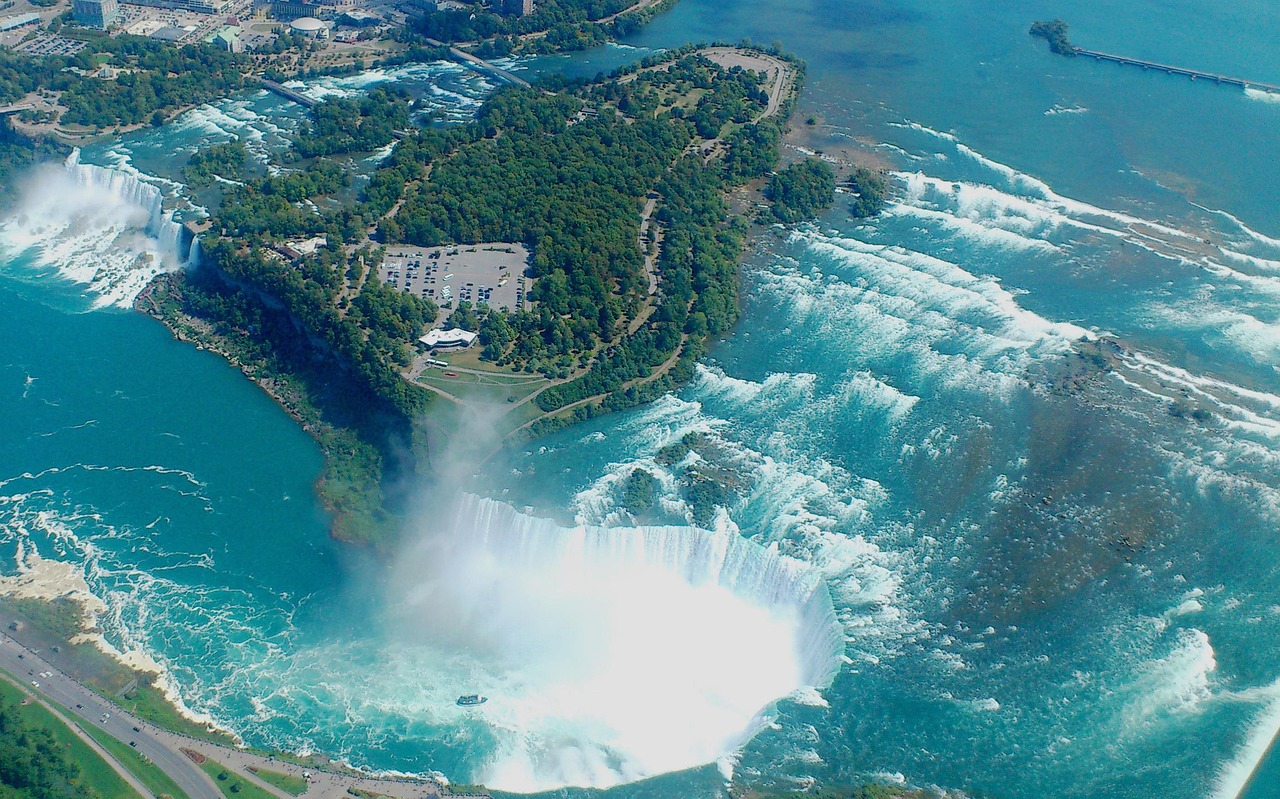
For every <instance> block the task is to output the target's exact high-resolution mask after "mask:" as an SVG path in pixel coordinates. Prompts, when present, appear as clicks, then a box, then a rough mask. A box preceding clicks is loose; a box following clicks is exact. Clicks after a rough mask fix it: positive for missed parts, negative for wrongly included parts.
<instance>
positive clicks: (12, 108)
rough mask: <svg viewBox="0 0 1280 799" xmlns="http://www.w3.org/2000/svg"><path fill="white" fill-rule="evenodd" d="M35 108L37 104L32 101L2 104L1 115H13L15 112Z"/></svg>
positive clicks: (19, 112) (0, 107)
mask: <svg viewBox="0 0 1280 799" xmlns="http://www.w3.org/2000/svg"><path fill="white" fill-rule="evenodd" d="M33 108H35V106H34V105H32V104H31V103H22V104H21V105H6V106H0V117H11V116H13V115H14V114H21V113H22V112H23V111H30V110H31V109H33Z"/></svg>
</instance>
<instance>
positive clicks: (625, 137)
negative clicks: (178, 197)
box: [138, 48, 789, 540]
mask: <svg viewBox="0 0 1280 799" xmlns="http://www.w3.org/2000/svg"><path fill="white" fill-rule="evenodd" d="M624 76H626V77H627V80H626V81H623V80H622V78H623V77H624ZM768 102H769V96H768V92H767V90H766V88H765V86H764V77H763V76H762V75H759V74H756V73H753V72H750V71H747V70H743V69H741V68H735V69H732V70H727V69H724V68H722V67H720V66H718V65H717V64H715V63H714V62H712V61H711V60H709V59H708V58H706V57H705V56H704V55H702V54H700V53H698V52H697V51H696V50H695V49H693V48H688V49H686V50H682V51H678V52H676V53H674V54H669V55H666V56H664V57H662V58H656V59H653V60H651V61H649V62H646V63H645V64H644V65H643V66H642V67H638V68H630V69H628V70H623V71H620V72H619V73H617V74H615V75H614V76H612V77H611V78H609V79H603V80H598V81H589V82H582V83H577V84H573V85H570V86H567V87H565V88H564V89H563V90H561V91H560V92H558V93H554V94H553V93H550V92H547V91H539V90H530V89H518V88H510V89H505V90H502V91H499V92H498V93H496V94H495V95H494V96H493V97H491V98H490V99H489V101H488V102H486V103H485V105H484V106H483V107H482V108H481V110H480V111H479V113H478V115H477V119H476V121H475V122H473V123H471V124H468V125H464V126H454V127H450V128H445V129H417V130H412V131H409V132H408V133H407V135H405V136H404V138H403V139H402V140H401V141H400V142H399V143H398V144H397V145H396V146H395V148H394V149H393V151H392V152H391V154H390V155H389V156H388V157H387V158H386V159H384V161H383V162H382V163H381V164H380V166H379V168H378V170H377V171H376V172H375V173H374V174H373V175H371V176H370V177H369V180H368V182H367V184H366V185H365V186H364V188H363V189H362V190H361V191H360V193H359V195H358V196H357V197H355V198H354V199H352V198H350V197H349V196H348V195H345V194H344V193H343V189H344V188H345V186H346V184H347V182H348V171H347V168H345V167H344V166H342V165H340V164H339V163H338V162H335V161H330V160H327V159H326V158H324V157H318V158H312V159H310V160H308V161H306V162H304V163H305V165H301V166H294V167H292V168H290V167H289V166H288V165H287V164H282V165H281V169H279V170H276V174H274V175H269V176H265V177H246V176H245V175H244V167H243V158H242V157H241V156H242V153H241V151H239V150H236V149H234V148H232V147H226V146H220V147H221V149H219V148H210V149H209V150H206V151H204V152H202V153H200V154H197V156H196V157H195V158H193V159H192V162H191V164H189V165H188V171H189V174H190V175H191V176H192V177H195V178H197V179H199V180H201V181H212V180H214V179H215V177H221V178H225V179H226V180H227V181H232V182H230V183H226V184H223V185H221V186H220V187H219V190H220V192H221V203H220V207H219V208H218V210H217V211H216V213H215V215H214V217H213V218H212V219H211V220H210V229H209V231H208V233H206V234H205V235H204V236H203V238H202V244H203V247H204V253H205V259H204V265H203V266H202V268H201V269H200V270H197V271H196V272H195V273H192V274H186V275H169V276H165V277H162V278H160V279H159V280H158V281H157V283H156V284H155V286H154V290H153V291H152V292H151V293H150V294H149V295H146V296H145V297H143V298H140V300H139V304H138V307H140V308H142V309H144V310H147V311H149V312H151V313H155V314H156V315H158V316H160V317H161V318H163V319H165V320H166V321H167V322H168V323H169V324H170V326H172V327H174V328H175V329H177V330H179V331H180V334H181V335H183V336H184V337H187V338H191V339H194V340H199V341H201V342H204V343H206V344H208V345H209V346H211V347H214V348H216V349H219V350H221V351H224V352H226V353H227V354H228V355H229V356H231V357H232V358H233V360H235V361H236V362H237V363H239V364H241V366H242V368H244V369H245V371H246V372H247V373H249V374H252V375H253V376H254V377H255V379H257V380H258V381H259V382H260V383H262V384H263V385H264V386H265V387H267V389H268V390H269V391H270V392H271V393H272V394H273V395H274V396H276V397H277V399H279V400H280V401H281V403H282V404H283V405H284V406H285V407H286V408H287V409H289V411H290V412H291V413H292V414H293V415H294V416H295V417H296V418H298V419H299V420H300V421H301V422H302V423H303V425H304V426H305V427H306V429H307V430H308V431H309V432H311V433H312V435H313V436H315V437H316V439H317V440H318V441H320V443H321V446H322V448H323V449H324V451H325V453H326V459H327V465H326V472H325V476H324V478H323V479H322V481H321V485H320V493H321V496H322V498H323V499H324V501H325V503H326V505H327V506H328V507H329V508H330V509H331V510H332V511H334V513H335V514H336V516H337V520H336V522H335V530H334V532H335V534H336V535H338V536H339V537H341V538H344V539H347V540H370V539H376V538H379V537H380V535H381V534H380V532H379V531H380V530H382V529H383V528H385V527H386V526H387V524H386V523H387V522H388V521H390V519H391V517H390V516H388V515H387V514H388V510H389V509H391V510H394V507H395V504H396V498H395V497H394V496H384V495H383V491H382V483H383V482H384V480H383V478H384V476H386V475H390V474H394V473H398V471H399V470H400V469H403V468H409V469H413V468H415V466H414V464H415V462H417V460H418V459H419V458H420V457H421V455H422V452H421V447H420V446H419V445H417V442H418V441H419V439H420V433H419V432H418V431H417V430H416V429H415V427H414V423H413V420H414V419H416V418H417V417H419V416H420V415H421V413H422V411H423V410H424V409H425V407H426V405H427V402H428V399H429V398H430V396H431V395H430V393H429V392H428V390H427V389H426V388H424V387H423V386H424V385H426V386H430V385H433V383H432V382H431V380H430V378H425V379H424V380H423V381H422V383H421V384H419V383H416V382H411V381H409V380H406V379H404V377H403V376H402V375H403V373H404V371H405V370H406V368H407V367H408V365H409V364H410V362H411V359H412V356H413V354H414V347H415V343H416V339H417V338H418V337H419V336H420V335H421V333H422V331H423V329H424V328H425V326H426V325H428V324H429V323H431V322H432V321H433V320H434V319H435V318H436V314H437V309H436V308H435V306H434V305H432V304H431V303H430V302H428V301H426V300H425V299H422V298H420V297H417V296H412V295H409V294H407V293H405V292H402V291H399V290H396V289H394V288H392V287H389V286H387V285H385V284H384V283H383V282H382V281H381V280H380V279H378V278H377V277H376V274H375V271H376V268H377V265H378V263H379V262H380V260H381V258H382V254H383V252H384V250H383V249H382V248H381V247H380V246H378V243H385V244H394V243H400V242H408V243H412V244H415V245H422V246H437V245H445V244H478V243H483V242H499V241H516V242H521V243H523V244H524V245H526V246H527V247H528V248H529V249H530V252H531V254H532V255H531V263H530V267H529V272H528V275H529V276H530V277H533V278H535V279H536V280H535V282H534V283H533V286H532V287H531V289H530V290H529V299H530V300H531V301H532V303H533V307H532V309H522V310H518V311H515V312H506V311H502V310H499V309H496V308H491V307H489V306H488V305H485V304H479V305H475V306H472V305H470V304H460V305H459V306H458V307H457V308H453V309H452V316H451V323H453V324H455V325H458V326H461V327H464V328H466V329H469V330H474V331H476V332H477V333H478V334H479V337H480V343H481V357H482V358H483V359H484V360H485V361H487V362H490V363H492V364H494V365H495V367H496V368H498V369H502V370H504V371H507V370H509V372H523V373H525V374H528V375H535V374H537V375H541V376H543V377H544V378H550V379H552V380H555V381H557V383H556V384H555V385H550V386H545V384H544V386H543V387H544V388H545V390H544V391H542V392H541V393H540V394H539V395H538V396H537V398H536V400H535V401H534V402H535V403H536V405H533V406H531V407H536V409H537V411H538V412H541V413H552V412H557V411H560V410H561V409H566V408H567V406H572V408H568V409H567V410H566V411H565V412H564V413H560V414H557V415H558V418H557V419H556V420H554V421H551V422H539V423H538V425H537V426H536V427H535V431H534V432H537V431H538V430H541V429H545V428H546V425H548V424H562V423H566V422H567V421H570V420H573V419H579V418H585V417H586V416H590V415H593V414H595V413H602V412H607V411H609V410H613V409H616V408H620V407H625V406H627V405H632V404H635V403H638V402H645V401H648V400H649V399H652V398H654V397H656V396H659V395H660V394H661V393H662V392H665V391H667V390H670V389H671V388H673V387H675V386H677V385H679V384H680V383H682V382H684V381H687V380H688V379H689V378H690V377H691V376H692V374H693V368H694V363H695V362H696V360H697V359H698V358H699V357H701V355H702V354H703V352H705V347H706V344H707V341H708V340H709V338H710V337H712V336H716V335H719V334H721V333H723V332H725V331H726V330H728V329H729V328H730V327H731V326H732V325H733V323H734V321H735V320H736V318H737V313H738V307H737V264H738V260H739V257H740V255H741V251H742V247H743V245H744V241H745V233H746V223H745V222H744V221H743V220H741V219H733V218H731V217H730V215H729V213H728V209H727V206H726V203H725V194H726V190H727V189H728V188H730V187H731V186H734V185H740V184H742V183H745V182H747V181H749V180H752V179H754V178H758V177H761V176H763V175H764V174H766V173H767V172H768V171H769V170H771V169H772V168H773V167H774V166H775V165H776V164H777V161H778V144H779V142H780V141H781V124H783V122H784V121H785V116H786V113H788V112H789V107H788V108H787V109H784V113H783V114H782V115H780V116H778V117H775V118H770V119H764V114H765V110H766V108H767V106H768ZM407 110H408V104H407V101H406V100H405V98H403V97H402V96H399V95H397V94H394V93H391V92H382V93H374V94H371V95H370V97H369V98H367V99H366V100H364V101H360V102H355V101H348V100H344V101H335V102H331V103H322V104H320V105H318V106H316V107H315V109H313V121H312V123H311V125H309V126H308V127H307V128H306V129H305V130H304V131H303V133H302V134H301V136H300V137H299V138H298V140H297V142H296V145H295V155H296V156H297V157H298V158H304V157H307V156H315V155H318V154H322V153H323V154H334V153H338V152H348V151H352V148H364V147H374V146H379V145H380V144H382V143H385V142H386V141H389V140H390V135H391V131H392V130H393V129H392V128H391V127H390V126H391V125H397V124H401V123H402V121H403V120H402V118H399V117H396V116H395V115H396V114H399V113H407ZM366 128H368V129H369V130H370V131H376V132H377V133H376V135H373V134H372V133H371V134H370V135H369V136H367V137H366V136H365V135H364V129H366ZM709 154H710V155H709ZM290 163H295V162H290ZM646 203H652V204H654V205H656V211H655V212H654V213H653V217H652V220H651V224H652V226H653V229H651V230H650V231H649V240H648V241H645V240H643V237H642V233H641V230H642V226H641V223H642V214H641V210H642V209H643V208H644V207H645V206H646ZM655 230H656V231H660V238H659V237H657V234H655ZM371 235H372V236H373V237H374V238H376V239H377V240H378V243H375V242H373V241H370V236H371ZM311 236H319V237H322V239H323V242H322V243H321V244H320V246H318V247H316V248H315V251H314V252H313V253H310V254H306V255H299V254H298V253H297V252H296V251H295V250H293V249H292V248H291V246H290V245H289V242H291V241H296V240H298V239H302V238H306V237H311ZM659 241H660V242H661V246H659ZM650 272H652V276H651V275H650V274H649V273H650ZM651 279H654V280H656V282H657V283H658V284H659V287H660V290H659V291H657V292H654V293H651V292H650V281H651ZM493 386H494V388H495V389H496V390H499V391H502V390H503V386H501V385H498V384H493ZM440 388H442V389H443V390H446V391H449V390H451V388H452V387H451V386H450V387H445V386H440ZM533 390H534V389H532V388H528V389H526V388H524V387H521V389H520V393H523V394H525V395H527V394H528V393H530V392H531V391H533ZM503 396H508V397H509V399H511V401H513V402H514V401H515V394H514V393H512V391H510V390H508V391H507V393H506V394H504V395H503ZM523 413H524V411H523V409H522V414H523Z"/></svg>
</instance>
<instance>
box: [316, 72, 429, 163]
mask: <svg viewBox="0 0 1280 799" xmlns="http://www.w3.org/2000/svg"><path fill="white" fill-rule="evenodd" d="M311 120H312V121H311V123H310V124H309V125H307V126H306V127H304V128H303V130H302V132H301V133H300V134H299V135H298V138H297V140H296V141H295V142H294V148H295V149H296V150H297V151H298V153H299V154H300V155H302V156H303V157H307V158H310V157H313V156H317V155H336V154H338V153H363V152H368V151H370V150H376V149H378V148H379V147H381V146H383V145H384V144H387V143H388V142H390V141H391V140H392V139H393V138H394V137H395V134H396V131H399V130H406V129H408V127H409V96H408V93H407V92H405V91H404V90H403V89H384V88H378V89H374V90H372V91H371V92H369V93H368V94H366V95H364V96H363V97H361V98H360V99H358V100H357V99H350V98H345V97H342V98H334V99H329V100H325V101H324V102H322V103H320V104H319V105H317V106H315V107H314V108H312V109H311Z"/></svg>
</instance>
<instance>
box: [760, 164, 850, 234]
mask: <svg viewBox="0 0 1280 799" xmlns="http://www.w3.org/2000/svg"><path fill="white" fill-rule="evenodd" d="M764 196H765V197H767V198H768V199H769V201H770V202H771V203H772V211H773V216H774V218H776V219H777V220H778V221H779V222H783V223H786V224H792V223H795V222H803V221H805V220H809V219H814V218H816V217H817V216H818V214H820V213H822V212H823V211H825V210H827V209H828V208H830V207H831V203H832V202H834V201H835V197H836V172H835V170H834V169H832V168H831V167H830V166H829V165H828V164H827V163H826V162H824V161H820V160H818V159H817V158H806V159H805V160H803V161H801V162H799V163H796V164H792V165H791V166H788V167H787V168H786V169H783V170H781V171H779V172H776V173H774V174H773V175H771V176H770V177H769V184H768V185H767V186H766V187H765V190H764Z"/></svg>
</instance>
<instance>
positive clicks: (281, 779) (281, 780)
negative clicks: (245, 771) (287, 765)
mask: <svg viewBox="0 0 1280 799" xmlns="http://www.w3.org/2000/svg"><path fill="white" fill-rule="evenodd" d="M253 773H254V776H256V777H257V778H258V779H260V780H262V781H263V782H265V783H267V784H268V785H274V786H276V787H277V788H279V789H280V790H282V791H284V792H285V793H291V794H293V795H294V796H301V795H302V794H304V793H306V792H307V781H306V780H304V779H303V778H301V777H295V776H293V775H292V774H284V773H282V772H279V771H272V770H270V769H265V768H260V769H258V770H257V771H255V772H253Z"/></svg>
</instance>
